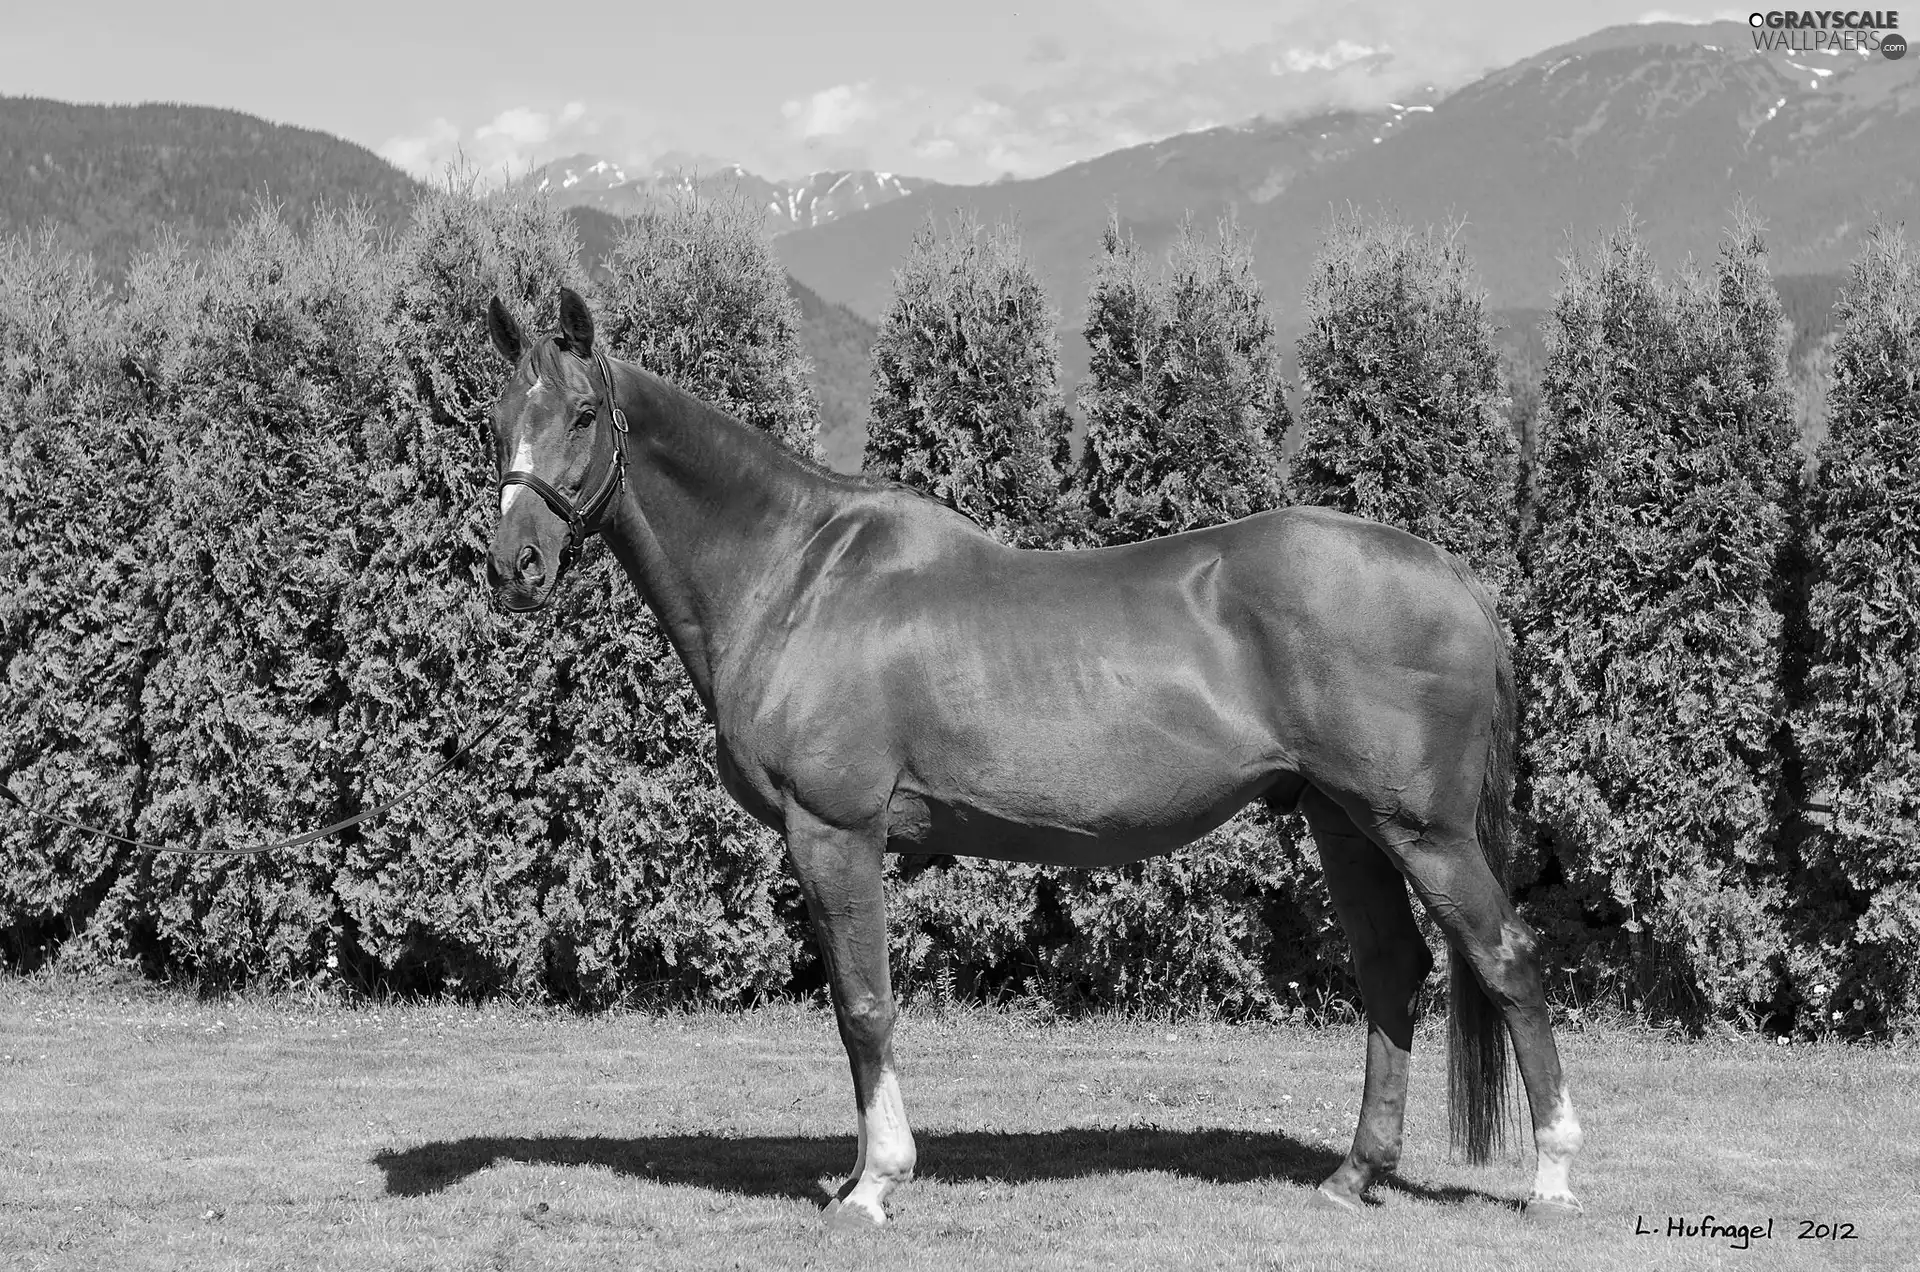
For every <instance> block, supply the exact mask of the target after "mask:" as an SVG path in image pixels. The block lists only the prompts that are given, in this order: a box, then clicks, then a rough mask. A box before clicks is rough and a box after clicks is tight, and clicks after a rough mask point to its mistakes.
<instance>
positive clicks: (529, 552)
mask: <svg viewBox="0 0 1920 1272" xmlns="http://www.w3.org/2000/svg"><path fill="white" fill-rule="evenodd" d="M518 565H519V567H520V575H521V577H522V578H525V577H526V576H527V575H529V574H538V573H539V572H540V549H538V548H536V547H534V546H533V545H532V544H531V543H529V544H528V545H527V546H526V547H524V548H522V549H520V560H519V562H518Z"/></svg>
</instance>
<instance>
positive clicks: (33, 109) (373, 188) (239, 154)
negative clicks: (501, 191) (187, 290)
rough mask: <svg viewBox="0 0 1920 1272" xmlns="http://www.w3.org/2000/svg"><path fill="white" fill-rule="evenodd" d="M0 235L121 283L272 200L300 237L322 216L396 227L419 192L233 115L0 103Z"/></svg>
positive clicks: (366, 160) (393, 175) (388, 170)
mask: <svg viewBox="0 0 1920 1272" xmlns="http://www.w3.org/2000/svg"><path fill="white" fill-rule="evenodd" d="M0 173H5V174H6V175H5V179H4V180H0V234H8V233H11V234H22V233H33V232H37V231H39V230H40V229H42V227H50V228H51V229H52V230H53V232H54V233H55V234H56V235H57V236H58V237H59V239H60V241H61V243H62V244H63V245H64V246H66V247H68V248H70V249H72V250H75V251H78V252H81V253H87V254H91V255H92V256H93V258H94V262H95V266H96V268H97V269H98V271H99V272H100V274H101V275H102V276H103V277H106V278H110V279H115V280H118V279H120V278H122V277H124V275H125V273H126V269H127V264H128V262H129V261H131V260H132V259H133V257H134V256H135V254H137V253H138V252H140V251H141V250H143V249H145V248H149V247H152V246H153V245H154V244H155V243H157V242H158V241H159V240H160V238H161V236H162V235H164V234H167V233H172V234H174V235H176V236H178V237H179V239H180V241H181V243H182V244H183V245H184V246H185V247H186V248H188V249H189V251H190V252H198V253H204V252H205V251H206V250H207V249H210V248H212V247H214V246H216V245H218V244H220V243H223V242H225V241H226V239H227V237H228V234H229V232H230V230H231V227H232V225H233V222H234V221H235V219H237V218H238V217H240V216H242V215H244V214H245V213H246V212H247V211H248V210H249V209H250V208H251V207H252V206H253V205H254V204H255V203H257V202H259V201H260V200H262V199H270V200H272V201H273V202H275V203H277V204H279V205H280V206H281V208H282V209H283V212H284V215H285V217H286V219H287V221H288V222H289V223H290V224H291V225H293V226H294V227H296V228H298V229H302V230H304V229H306V228H307V227H309V226H310V225H311V224H312V223H313V217H314V213H315V211H316V209H318V208H319V207H320V206H321V205H323V204H331V205H334V206H342V205H345V204H347V203H350V202H351V203H356V204H359V205H361V206H363V207H364V208H365V209H366V210H367V212H368V213H369V215H370V216H371V218H372V220H373V221H374V223H375V224H377V225H380V226H383V227H387V228H397V227H399V226H401V225H403V224H404V223H405V222H406V219H407V215H408V213H409V212H410V211H411V210H412V208H413V203H414V200H415V199H416V198H417V197H418V196H419V193H420V183H419V182H417V181H415V180H414V179H413V178H412V177H410V176H408V175H407V174H406V173H404V172H401V171H400V170H399V169H398V168H395V167H394V166H393V165H392V164H390V163H388V162H387V161H386V160H384V159H382V158H380V156H378V155H376V154H374V153H373V152H372V151H370V150H368V149H366V148H365V147H364V146H356V145H354V144H353V143H352V142H350V141H343V140H342V139H340V138H339V137H334V136H331V135H329V134H327V133H323V132H315V131H314V130H312V129H310V128H292V127H288V126H287V125H284V124H273V123H268V122H267V121H266V120H264V119H257V118H255V117H254V116H252V115H245V114H242V113H240V112H239V111H232V110H218V109H215V108H213V107H210V106H182V105H178V104H175V103H170V102H150V103H146V104H143V105H139V106H98V105H82V104H76V103H73V102H57V101H50V100H48V99H46V98H39V97H0Z"/></svg>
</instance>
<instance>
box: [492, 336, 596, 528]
mask: <svg viewBox="0 0 1920 1272" xmlns="http://www.w3.org/2000/svg"><path fill="white" fill-rule="evenodd" d="M593 363H594V365H596V366H598V367H599V368H600V378H601V381H602V382H603V385H604V387H605V390H606V413H605V414H606V418H608V419H609V420H611V421H612V423H613V462H612V463H610V464H608V465H607V470H606V473H605V475H603V476H602V477H601V478H600V482H599V484H598V486H596V487H595V489H594V492H593V494H591V495H589V496H588V497H587V498H586V499H585V500H584V501H583V502H581V503H578V504H576V503H575V502H574V501H573V500H572V499H570V498H568V497H567V495H566V494H565V493H564V492H563V491H561V490H560V488H559V487H557V486H555V485H554V484H553V483H552V482H549V481H548V480H547V479H546V478H544V477H542V476H540V474H538V473H531V472H528V471H526V470H525V469H523V468H516V469H514V470H513V471H512V472H509V473H503V474H501V477H500V481H499V484H498V487H497V490H496V493H498V492H499V491H503V490H505V489H506V488H507V487H508V486H525V487H527V489H529V490H531V491H533V493H534V494H536V495H538V496H540V498H541V500H542V501H544V502H545V503H546V505H547V507H548V508H550V509H552V511H553V515H554V516H556V517H558V518H560V519H561V520H562V521H564V522H566V523H567V547H566V554H567V555H577V554H578V553H579V552H580V549H581V548H583V547H585V546H586V542H587V536H588V535H590V534H592V533H593V529H594V527H593V525H592V522H593V521H594V519H595V518H597V517H599V515H600V514H601V513H602V512H603V511H605V510H606V506H607V505H608V504H609V503H610V502H612V500H613V496H614V493H615V492H616V491H618V490H619V489H620V488H621V486H623V485H625V484H626V478H627V446H626V441H627V414H626V412H625V411H622V410H621V409H620V406H619V404H618V403H617V402H615V401H614V397H613V366H612V364H610V363H609V362H608V361H607V355H606V354H605V353H604V352H602V351H600V350H598V349H596V350H595V351H594V354H593ZM600 416H601V410H600V407H599V406H598V405H596V406H595V407H594V417H595V420H594V427H595V429H596V431H597V430H598V428H599V419H600ZM596 440H597V439H596ZM596 449H597V448H596Z"/></svg>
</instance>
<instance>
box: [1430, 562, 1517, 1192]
mask: <svg viewBox="0 0 1920 1272" xmlns="http://www.w3.org/2000/svg"><path fill="white" fill-rule="evenodd" d="M1456 569H1458V570H1459V572H1460V575H1461V577H1462V579H1464V580H1465V581H1466V584H1467V588H1468V590H1469V591H1471V592H1472V593H1473V597H1474V599H1475V600H1476V601H1478V602H1479V603H1480V608H1481V610H1482V611H1483V612H1484V613H1485V614H1486V616H1487V623H1488V624H1489V625H1490V626H1491V627H1492V628H1493V637H1494V644H1495V654H1494V675H1493V686H1494V700H1493V733H1492V737H1491V738H1490V740H1489V741H1488V744H1487V771H1486V776H1485V777H1484V778H1483V779H1482V781H1481V784H1480V807H1479V811H1478V814H1477V815H1476V817H1475V821H1474V830H1475V832H1476V833H1477V835H1478V837H1479V840H1480V851H1481V853H1482V854H1484V855H1485V857H1486V859H1487V867H1488V869H1490V870H1492V871H1493V877H1494V878H1495V879H1496V880H1497V881H1498V882H1499V885H1500V894H1501V896H1502V897H1505V896H1506V895H1507V894H1508V891H1509V890H1510V888H1511V887H1512V879H1511V866H1512V860H1513V748H1514V730H1515V714H1516V707H1515V697H1514V685H1513V654H1512V651H1511V650H1510V649H1509V648H1508V645H1507V637H1506V632H1505V630H1504V629H1503V628H1502V627H1501V625H1500V620H1499V618H1498V617H1497V616H1496V615H1495V613H1494V608H1493V602H1492V600H1491V599H1490V598H1489V597H1488V596H1487V593H1486V590H1485V589H1484V588H1482V587H1481V586H1480V584H1479V582H1478V581H1477V580H1476V579H1474V578H1473V576H1472V575H1471V574H1470V573H1469V572H1468V571H1467V570H1466V569H1465V568H1464V567H1461V566H1458V565H1457V564H1456ZM1448 972H1449V975H1450V977H1451V980H1452V984H1451V986H1450V989H1451V997H1452V1015H1453V1021H1452V1028H1451V1030H1450V1032H1449V1036H1448V1039H1447V1105H1448V1108H1447V1113H1448V1118H1447V1121H1448V1131H1449V1133H1450V1136H1451V1138H1452V1141H1453V1147H1454V1149H1455V1150H1456V1151H1462V1152H1464V1153H1465V1154H1466V1158H1467V1160H1468V1161H1469V1162H1476V1163H1477V1162H1484V1161H1487V1160H1489V1159H1490V1158H1491V1157H1492V1156H1493V1155H1494V1154H1495V1153H1496V1152H1499V1151H1500V1150H1501V1149H1503V1148H1504V1147H1505V1145H1506V1142H1507V1131H1508V1127H1509V1124H1510V1123H1511V1122H1512V1120H1513V1115H1514V1112H1515V1106H1514V1104H1513V1102H1512V1100H1511V1099H1510V1098H1509V1083H1508V1074H1509V1066H1508V1055H1507V1030H1506V1024H1505V1022H1504V1021H1503V1020H1502V1019H1501V1016H1500V1008H1499V1006H1498V1005H1497V1004H1496V1003H1495V1002H1494V1001H1493V999H1492V998H1491V997H1489V996H1488V994H1487V991H1486V987H1485V986H1483V985H1482V984H1481V983H1480V978H1479V977H1478V976H1476V975H1474V972H1473V968H1472V967H1470V966H1469V965H1468V964H1467V960H1466V959H1465V958H1464V957H1463V956H1462V955H1461V953H1460V951H1459V949H1458V948H1452V947H1450V948H1449V959H1448Z"/></svg>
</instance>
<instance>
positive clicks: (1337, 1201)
mask: <svg viewBox="0 0 1920 1272" xmlns="http://www.w3.org/2000/svg"><path fill="white" fill-rule="evenodd" d="M1313 1204H1314V1205H1316V1206H1318V1207H1319V1208H1320V1209H1322V1210H1339V1211H1342V1212H1344V1213H1346V1214H1350V1215H1357V1214H1361V1213H1363V1212H1364V1211H1365V1210H1366V1206H1364V1205H1363V1204H1361V1201H1360V1198H1358V1197H1357V1196H1355V1195H1354V1194H1352V1193H1350V1192H1343V1191H1341V1190H1340V1189H1337V1188H1329V1187H1327V1186H1326V1185H1325V1184H1322V1185H1320V1186H1319V1187H1318V1188H1316V1189H1314V1190H1313Z"/></svg>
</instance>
